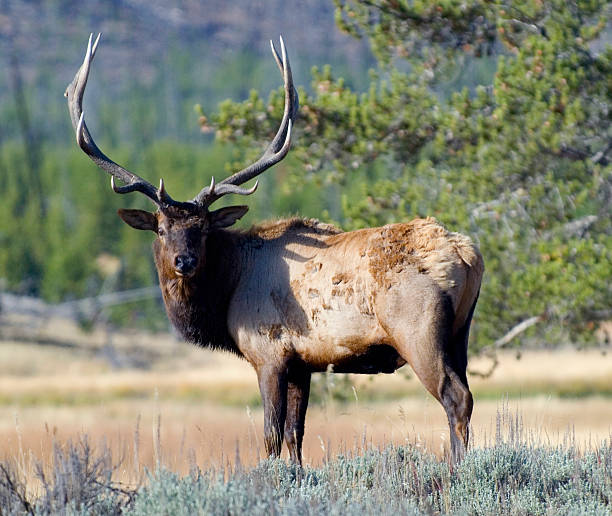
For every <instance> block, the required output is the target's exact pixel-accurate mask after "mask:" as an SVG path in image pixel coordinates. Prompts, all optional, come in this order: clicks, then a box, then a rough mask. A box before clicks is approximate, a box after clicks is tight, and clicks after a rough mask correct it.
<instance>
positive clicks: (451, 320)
mask: <svg viewBox="0 0 612 516" xmlns="http://www.w3.org/2000/svg"><path fill="white" fill-rule="evenodd" d="M98 41H99V36H98V39H96V41H95V42H94V43H93V44H92V38H91V36H90V38H89V44H88V46H87V52H86V54H85V59H84V61H83V64H82V65H81V67H80V68H79V70H78V72H77V74H76V76H75V78H74V80H73V81H72V83H71V84H70V85H69V86H68V88H67V89H66V93H65V95H66V97H68V107H69V110H70V116H71V119H72V124H73V126H74V129H75V131H76V140H77V142H78V145H79V146H80V147H81V149H82V150H83V151H84V152H85V153H86V154H87V155H88V156H89V157H90V158H91V159H92V160H93V161H94V162H95V163H96V164H97V165H98V166H99V167H100V168H101V169H102V170H104V171H105V172H107V173H108V174H110V176H111V186H112V189H113V190H114V191H115V192H117V193H120V194H125V193H128V192H135V191H137V192H141V193H143V194H144V195H146V196H147V197H148V198H149V199H150V200H151V201H153V203H155V205H156V206H157V209H156V211H155V212H154V213H150V212H147V211H142V210H124V209H122V210H119V212H118V213H119V216H120V217H121V218H122V219H123V220H124V221H125V222H126V223H127V224H129V225H130V226H131V227H133V228H135V229H141V230H149V231H153V232H154V233H155V234H156V239H155V241H154V243H153V254H154V257H155V265H156V267H157V273H158V276H159V283H160V287H161V291H162V294H163V299H164V303H165V307H166V311H167V314H168V317H169V319H170V321H171V322H172V324H173V325H174V326H175V327H176V328H177V330H178V331H179V332H180V333H181V335H182V336H183V337H184V338H185V340H187V341H189V342H192V343H195V344H197V345H200V346H204V347H210V348H213V349H222V350H228V351H231V352H233V353H235V354H237V355H238V356H241V357H243V358H245V359H246V360H247V361H248V362H249V363H250V364H251V365H252V366H253V368H254V369H255V371H256V373H257V378H258V381H259V388H260V391H261V396H262V400H263V410H264V433H265V447H266V452H267V453H268V454H269V455H273V456H278V455H279V454H280V451H281V446H282V441H283V436H284V439H285V441H286V443H287V446H288V448H289V453H290V456H291V459H292V460H293V461H295V462H297V463H301V460H302V456H301V448H302V438H303V435H304V420H305V417H306V408H307V405H308V396H309V390H310V378H311V374H312V373H313V372H317V371H326V370H327V369H328V368H329V367H331V368H333V371H334V372H346V373H368V374H375V373H381V372H382V373H391V372H393V371H395V370H396V369H398V368H399V367H402V366H403V365H404V364H406V363H409V364H410V365H411V366H412V369H413V370H414V372H415V373H416V375H417V376H418V377H419V379H420V380H421V382H422V383H423V385H424V386H425V387H426V388H427V390H428V391H429V392H430V393H431V394H432V395H433V396H434V397H435V398H436V399H437V400H438V401H439V402H440V403H441V404H442V406H443V407H444V410H445V411H446V414H447V417H448V422H449V426H450V436H451V449H452V460H453V461H459V460H461V458H462V457H463V455H464V453H465V449H466V446H467V443H468V424H469V421H470V416H471V413H472V405H473V402H472V395H471V393H470V390H469V388H468V381H467V377H466V367H467V344H468V334H469V329H470V322H471V319H472V314H473V312H474V308H475V305H476V300H477V298H478V293H479V289H480V282H481V279H482V274H483V270H484V266H483V260H482V257H481V255H480V252H479V251H478V248H477V247H476V246H475V245H474V244H473V243H472V242H471V241H470V239H469V238H468V237H466V236H464V235H461V234H458V233H452V232H449V231H447V230H446V229H444V228H443V227H442V226H441V225H440V224H439V223H438V222H437V221H436V220H435V219H432V218H426V219H416V220H413V221H411V222H407V223H404V224H390V225H387V226H384V227H378V228H369V229H361V230H357V231H351V232H347V233H345V232H342V231H340V230H339V229H336V228H335V227H333V226H331V225H327V224H323V223H320V222H318V221H316V220H304V219H299V218H292V219H288V220H281V221H277V222H271V223H265V224H262V225H257V226H254V227H252V228H251V229H249V230H247V231H238V230H231V229H227V228H228V227H229V226H231V225H232V224H234V223H235V222H236V221H237V220H238V219H240V218H241V217H242V216H243V215H244V214H245V213H246V212H247V209H248V207H247V206H230V207H225V208H221V209H217V210H214V211H211V210H210V206H211V204H213V203H214V202H215V201H216V200H218V199H219V198H221V197H222V196H223V195H227V194H237V195H250V194H252V193H253V192H255V190H256V188H257V182H255V184H254V185H253V186H252V187H251V188H250V189H246V188H242V187H241V186H240V185H242V184H244V183H246V182H247V181H249V180H251V179H253V178H255V177H256V176H258V175H259V174H261V173H262V172H264V171H265V170H266V169H268V168H270V167H271V166H273V165H275V164H276V163H278V162H279V161H280V160H282V159H283V158H284V157H285V156H286V154H287V152H288V151H289V147H290V144H291V128H292V124H293V123H294V121H295V118H296V115H297V112H298V95H297V92H296V90H295V88H294V86H293V80H292V77H291V68H290V66H289V59H288V58H287V54H286V51H285V46H284V43H283V40H282V38H281V40H280V49H281V52H280V55H279V53H278V51H277V50H276V48H275V47H274V44H272V43H271V47H272V54H273V56H274V59H275V60H276V63H277V65H278V67H279V69H280V72H281V75H282V77H283V81H284V91H285V108H284V114H283V117H282V120H281V122H280V127H279V129H278V132H277V133H276V136H275V137H274V139H273V140H272V142H271V143H270V144H269V146H268V147H267V149H266V150H265V152H264V153H263V155H262V157H261V158H260V159H259V160H257V161H256V162H255V163H253V164H252V165H250V166H248V167H246V168H245V169H243V170H241V171H239V172H237V173H235V174H233V175H232V176H231V177H228V178H226V179H224V180H223V181H221V182H219V183H218V184H216V183H215V181H214V178H213V180H212V181H211V183H210V185H209V186H206V187H204V188H203V189H202V190H201V191H200V192H199V193H198V194H197V195H196V196H195V197H194V198H193V199H191V200H190V201H186V202H179V201H175V200H173V199H172V198H171V197H170V195H169V194H168V192H167V191H166V190H165V188H164V182H163V180H160V184H159V188H156V187H154V186H153V185H152V184H150V183H148V182H147V181H146V180H144V179H142V178H141V177H139V176H137V175H135V174H133V173H131V172H129V171H128V170H126V169H125V168H123V167H121V166H120V165H118V164H117V163H115V162H113V161H112V160H110V159H109V158H108V157H107V156H106V155H105V154H104V153H102V151H101V150H100V149H99V148H98V146H97V145H96V144H95V142H94V140H93V138H92V136H91V134H90V132H89V130H88V128H87V125H86V124H85V120H84V118H83V111H82V100H83V93H84V90H85V86H86V84H87V78H88V75H89V70H90V66H91V62H92V59H93V57H94V55H95V53H96V49H97V46H98ZM117 181H119V182H120V183H121V184H118V183H117Z"/></svg>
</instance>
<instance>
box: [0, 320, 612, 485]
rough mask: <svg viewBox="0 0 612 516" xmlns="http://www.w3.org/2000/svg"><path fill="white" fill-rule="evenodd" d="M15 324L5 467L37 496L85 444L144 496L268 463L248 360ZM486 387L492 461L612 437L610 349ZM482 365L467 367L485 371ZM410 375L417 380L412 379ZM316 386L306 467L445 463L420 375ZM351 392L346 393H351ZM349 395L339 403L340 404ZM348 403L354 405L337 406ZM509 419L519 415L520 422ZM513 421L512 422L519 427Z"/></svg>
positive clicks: (0, 350)
mask: <svg viewBox="0 0 612 516" xmlns="http://www.w3.org/2000/svg"><path fill="white" fill-rule="evenodd" d="M19 328H23V321H19V320H13V321H5V324H4V325H3V326H2V329H3V340H2V341H1V342H0V460H1V459H4V460H8V461H14V464H15V467H16V468H17V469H18V470H19V474H20V475H22V477H23V478H27V479H28V480H27V482H28V483H29V486H30V489H31V490H32V491H33V492H38V491H39V490H40V489H41V485H40V481H39V480H36V477H37V464H42V465H43V466H44V467H47V468H51V464H52V463H53V453H54V452H53V449H54V444H56V445H58V444H59V445H64V443H66V442H68V441H72V442H76V441H77V440H78V439H80V436H83V435H87V436H88V440H89V442H90V443H92V444H94V445H95V446H97V447H98V448H99V447H101V446H102V443H103V442H104V443H106V445H107V446H108V447H109V450H110V453H112V456H113V457H114V460H116V461H117V462H120V466H119V467H118V468H117V470H116V472H115V474H114V479H115V480H117V481H120V482H123V483H125V484H126V485H137V484H139V483H140V482H142V480H143V478H144V477H143V475H144V471H145V470H147V469H148V470H151V471H153V470H156V468H157V467H158V466H159V465H163V466H164V467H165V468H167V469H168V470H170V471H173V472H176V473H178V474H180V475H184V474H187V473H188V472H189V471H190V470H193V468H194V466H195V465H197V466H198V467H199V468H201V469H202V470H203V471H206V470H207V469H210V468H217V469H218V468H220V467H222V468H225V467H235V466H236V464H237V463H239V464H240V465H241V466H244V467H246V466H248V467H253V466H255V465H256V464H257V463H258V462H259V460H260V459H262V458H263V445H262V434H263V431H262V426H263V425H262V422H263V421H262V420H263V416H262V411H261V407H260V401H259V393H258V390H257V382H256V377H255V374H254V372H253V371H252V369H251V368H250V366H249V365H248V364H246V363H245V362H244V361H241V360H239V359H237V358H235V357H233V356H230V355H226V354H222V353H212V352H209V351H206V350H201V349H195V348H193V347H191V346H189V345H187V344H184V343H181V342H177V341H176V340H175V339H174V338H173V337H172V336H169V335H153V336H152V335H146V334H143V333H129V334H128V333H122V334H115V335H108V334H106V333H104V332H103V331H94V332H93V333H80V332H79V331H78V329H77V328H75V327H74V326H72V325H70V324H68V323H65V322H62V321H49V322H48V323H47V324H45V325H42V326H39V327H37V328H32V329H30V330H29V331H30V333H29V334H28V335H25V336H24V335H23V334H19V333H18V329H19ZM499 360H500V362H499V365H498V367H497V368H496V369H495V371H494V373H493V374H492V375H491V377H489V378H486V379H485V378H480V377H478V376H472V377H471V378H470V382H471V387H472V390H473V392H474V396H475V408H474V415H473V419H472V436H473V440H472V445H473V448H474V449H479V448H482V449H486V448H487V447H489V446H491V445H493V444H494V443H495V442H497V441H496V440H499V414H500V413H503V414H506V416H505V417H506V420H507V421H506V423H504V428H506V429H509V430H508V431H512V428H513V427H514V428H520V432H521V439H522V441H521V442H523V443H527V444H530V445H536V444H537V445H539V446H548V447H555V446H563V447H568V446H570V444H571V446H572V447H573V448H572V449H575V450H581V451H582V452H586V451H588V450H593V449H595V448H597V447H598V446H600V445H601V443H602V442H603V441H605V440H606V439H609V438H610V435H611V433H612V357H611V356H610V355H609V354H604V353H602V351H601V350H592V351H575V350H570V349H566V350H562V351H557V352H545V351H526V352H523V353H522V356H521V359H520V360H517V359H516V356H515V355H514V354H513V353H502V354H500V356H499ZM487 367H488V364H487V361H486V360H485V359H481V360H474V361H472V362H471V363H470V369H471V370H476V371H478V370H486V369H487ZM406 373H408V374H406ZM406 373H404V374H401V373H396V374H394V375H378V376H374V377H370V376H355V377H352V384H353V386H354V389H348V390H347V389H346V387H343V384H342V382H341V381H338V380H339V377H338V376H335V375H327V377H325V375H319V376H320V377H319V378H317V379H316V383H317V385H316V386H315V387H314V388H315V391H316V393H318V395H317V401H316V402H314V403H312V404H311V406H310V408H309V413H308V416H307V426H306V436H305V443H304V456H305V462H306V464H308V465H309V466H310V467H313V468H319V467H324V465H325V464H327V463H328V462H329V460H330V459H331V458H332V457H334V456H336V455H338V454H345V455H346V454H354V453H355V451H356V450H362V451H364V450H367V449H373V448H381V447H382V448H384V447H385V446H387V445H394V446H401V445H406V446H409V447H410V448H411V449H414V450H421V451H422V452H423V453H426V454H427V453H432V454H433V455H434V456H436V457H438V459H441V458H443V457H444V456H445V451H446V450H447V448H448V426H447V423H446V419H445V416H444V412H443V410H442V408H441V406H439V404H438V403H437V402H436V401H435V400H434V399H433V398H432V397H431V396H429V395H428V394H427V393H426V392H425V391H424V389H423V388H422V386H421V385H420V383H419V382H418V380H416V379H415V378H414V377H413V376H410V374H409V373H410V371H406ZM342 389H344V390H342ZM340 391H342V392H340ZM336 394H342V395H343V396H344V397H345V398H346V401H344V402H340V401H338V399H337V398H338V397H339V396H336ZM509 415H512V417H510V416H509ZM508 421H510V423H508Z"/></svg>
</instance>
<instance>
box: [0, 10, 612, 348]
mask: <svg viewBox="0 0 612 516" xmlns="http://www.w3.org/2000/svg"><path fill="white" fill-rule="evenodd" d="M335 4H336V21H337V24H338V25H339V27H340V28H341V29H343V30H345V31H347V32H348V33H350V34H352V35H354V36H356V37H361V38H366V39H368V41H369V42H370V44H371V48H372V51H373V53H374V55H375V56H376V58H377V59H378V67H377V68H376V69H375V70H371V71H370V74H369V86H367V80H364V73H362V70H357V69H347V68H346V66H344V67H342V68H340V66H338V65H336V66H334V67H330V66H324V67H322V68H318V69H313V71H312V83H311V85H310V86H309V87H307V88H305V87H301V88H300V101H301V108H300V113H299V120H298V121H297V123H296V127H295V138H294V144H293V148H292V151H291V153H290V155H289V157H288V158H287V159H286V160H285V161H283V162H282V163H281V164H279V165H278V166H276V167H275V168H274V169H272V170H270V171H268V172H266V174H264V175H263V176H262V178H261V180H260V188H259V190H258V192H257V195H254V196H252V198H250V199H248V201H247V202H248V203H249V204H250V206H251V211H250V212H249V214H247V217H246V218H245V220H244V222H242V223H241V224H242V225H243V226H248V225H249V224H252V223H254V222H256V221H259V220H261V219H266V218H271V217H276V216H290V215H296V214H299V215H302V216H307V217H318V218H321V219H324V220H327V221H331V222H334V223H336V224H338V225H340V226H341V227H342V228H343V229H346V230H350V229H355V228H360V227H365V226H375V225H381V224H385V223H389V222H398V221H405V220H409V219H411V218H413V217H416V216H435V217H437V218H438V219H440V220H441V221H442V222H443V223H444V224H445V225H446V226H447V227H448V228H449V229H451V230H454V231H461V232H464V233H466V234H468V235H470V236H472V238H473V239H474V240H475V241H476V242H477V243H478V244H479V246H480V248H481V250H482V252H483V255H484V257H485V261H486V274H485V280H484V285H483V289H482V292H481V297H480V301H479V305H478V310H477V314H476V318H475V322H474V326H473V330H472V344H471V350H472V351H479V350H483V349H485V348H487V347H489V346H491V345H492V344H493V343H494V342H495V341H496V340H497V339H499V338H500V337H501V336H503V335H505V334H507V332H508V331H509V330H511V329H512V328H514V327H515V326H516V325H517V324H519V323H520V322H521V321H525V320H528V319H529V318H532V317H534V316H538V317H540V319H541V322H540V323H539V324H537V325H534V326H532V327H530V328H529V329H528V330H527V331H524V332H522V333H520V334H519V335H518V338H515V339H514V340H512V341H510V345H514V346H520V345H523V344H525V343H526V342H537V343H543V344H548V345H559V344H563V343H566V342H568V341H573V342H578V343H581V344H583V343H584V344H587V343H590V342H593V332H594V330H595V329H596V328H597V323H598V322H599V321H601V320H604V319H609V318H611V317H612V310H611V307H612V288H611V287H610V281H609V278H610V274H611V272H612V221H611V218H610V207H611V205H612V167H611V166H610V151H611V149H612V130H611V124H610V119H611V117H612V114H611V113H612V111H611V109H610V105H611V103H610V100H611V96H612V81H611V79H610V78H611V77H612V70H611V68H612V64H611V59H612V50H611V49H610V47H609V46H605V44H604V42H605V40H606V38H607V39H609V35H610V32H609V28H607V27H606V20H607V19H608V18H609V17H608V16H607V15H608V14H609V12H610V2H604V1H600V0H589V1H578V2H569V3H568V2H563V1H560V0H547V1H544V0H522V1H521V2H488V1H482V0H480V1H476V0H474V1H470V2H465V1H462V2H458V1H456V0H441V1H437V2H403V1H397V0H375V1H368V2H365V1H357V0H356V1H343V0H336V2H335ZM288 45H289V48H288V50H289V54H290V55H291V56H295V54H296V52H297V49H296V50H295V51H294V49H293V48H292V47H291V41H290V38H289V40H288ZM81 46H82V45H79V46H78V48H79V49H80V48H81ZM73 47H74V48H75V49H76V48H77V46H76V42H75V43H74V45H73V44H72V43H71V48H73ZM75 52H76V50H75ZM294 59H295V57H294ZM335 59H337V57H336V58H335ZM368 59H369V57H367V58H365V59H364V63H363V66H366V65H367V63H369V62H370V61H369V60H368ZM298 61H299V60H298ZM160 63H161V65H160V68H159V69H158V70H157V71H156V72H155V73H154V74H152V75H151V76H150V77H149V79H148V80H147V81H145V80H140V79H139V78H138V77H139V76H138V75H137V76H135V78H134V82H133V84H123V85H120V84H116V85H114V84H110V83H109V80H108V79H106V78H105V74H104V73H99V74H97V75H96V77H95V80H94V81H92V85H91V88H92V89H93V90H94V91H93V93H92V94H91V97H92V98H91V99H90V100H89V101H90V102H92V103H93V104H94V105H95V107H94V109H92V110H91V112H92V117H91V121H92V124H91V125H92V127H93V128H94V134H96V139H97V140H98V141H99V143H100V144H101V146H102V148H103V149H105V151H107V153H108V154H109V155H111V156H112V157H113V158H114V159H115V160H117V161H118V162H119V163H122V164H124V165H126V166H127V167H128V168H130V169H133V170H134V171H135V172H137V173H139V174H141V175H142V176H144V177H146V178H147V179H149V180H150V181H152V182H155V181H157V179H158V178H159V177H163V178H164V180H165V182H166V185H167V187H168V189H169V191H170V193H171V194H172V195H173V196H174V197H175V198H177V199H186V198H191V197H192V196H193V195H194V194H195V193H196V192H197V191H199V189H200V188H201V187H202V185H205V184H207V182H208V181H209V180H210V176H211V175H212V174H214V175H215V177H217V179H220V178H221V177H223V176H224V175H226V174H228V173H230V172H231V171H233V170H236V169H238V168H240V167H241V166H243V165H244V164H245V163H248V162H250V161H252V160H253V159H255V158H256V157H258V155H259V154H260V153H261V149H262V148H263V147H264V146H265V145H266V144H267V142H268V141H269V139H270V138H271V136H272V135H273V134H274V132H275V131H276V128H277V124H278V122H279V119H280V114H281V113H282V109H283V92H282V89H279V90H277V91H273V92H272V93H271V95H270V97H269V99H268V100H267V101H266V100H264V98H263V97H262V96H261V95H260V94H259V93H258V92H257V91H251V92H250V93H248V94H247V91H246V90H245V88H247V87H248V86H250V85H251V84H258V85H259V84H263V85H264V87H267V86H266V85H268V84H271V81H272V80H276V81H280V78H278V77H276V75H274V76H272V75H271V74H270V73H269V72H270V71H272V70H274V68H273V67H274V63H273V61H272V59H270V58H269V57H268V58H267V60H266V61H262V60H261V59H260V58H256V57H255V56H253V55H251V54H250V53H249V52H248V51H245V52H244V53H238V54H235V55H231V54H230V53H228V54H227V59H224V60H223V63H224V64H223V66H222V68H221V69H220V70H217V72H219V73H215V74H207V73H205V72H206V71H207V70H208V68H210V66H208V65H207V67H205V68H206V69H200V68H199V67H198V66H196V65H195V64H194V62H193V59H189V58H188V57H186V55H184V54H182V53H181V52H180V50H179V49H175V48H170V49H168V51H167V53H166V54H165V55H164V56H162V57H161V58H160ZM266 63H267V64H266ZM99 64H100V63H99ZM299 67H300V65H299V62H295V63H294V68H295V69H298V68H299ZM274 73H275V74H276V72H274ZM246 76H248V77H250V79H249V80H246V81H244V80H242V78H244V77H246ZM340 76H342V77H345V78H346V80H345V79H343V78H341V77H340ZM37 80H38V81H46V83H47V82H48V87H47V89H49V90H50V91H60V90H61V89H62V88H61V87H60V86H58V84H57V82H58V81H60V80H61V81H65V80H66V79H64V78H60V77H55V75H54V74H53V73H51V72H50V70H47V69H41V70H40V72H39V75H38V76H37ZM98 81H99V84H97V83H98ZM37 84H38V83H37ZM63 84H64V83H63V82H62V85H63ZM364 84H366V85H365V86H363V85H364ZM353 85H360V86H359V87H358V88H356V87H354V86H353ZM26 86H27V85H26ZM96 88H101V91H103V92H104V91H106V90H107V88H109V89H110V90H113V91H115V90H120V91H121V102H119V103H117V102H115V101H113V100H111V99H110V98H109V97H107V96H105V95H104V94H102V95H98V94H97V92H96V91H95V90H96ZM239 88H242V90H240V89H239ZM30 89H31V88H30V87H29V86H27V87H26V89H25V91H24V95H25V96H26V98H28V99H30V107H31V108H36V107H37V106H36V105H32V102H33V100H32V99H39V100H40V93H39V94H34V93H33V92H32V91H30ZM36 91H38V90H36ZM45 91H46V90H45ZM223 95H228V96H231V97H233V98H237V97H242V98H245V97H246V98H247V100H245V101H243V102H238V103H237V102H232V101H230V100H227V101H224V102H222V103H221V104H220V105H219V107H218V110H217V112H216V113H215V114H214V115H212V116H211V115H209V116H206V114H205V112H206V113H208V110H209V109H211V106H212V105H213V102H212V101H213V100H214V99H218V98H222V96H223ZM177 99H179V100H177ZM43 100H44V99H43ZM47 100H48V99H47ZM197 100H200V101H201V102H202V103H203V105H204V107H201V106H199V105H198V106H196V113H194V112H193V105H194V104H195V102H197ZM34 104H36V102H34ZM61 104H62V105H63V102H62V103H61ZM47 105H48V107H49V110H48V111H45V117H44V118H43V119H40V120H39V119H38V118H36V121H35V123H34V124H33V127H32V131H33V133H34V134H35V135H36V134H37V135H38V139H37V142H38V145H40V149H36V154H37V156H38V158H37V159H38V161H39V162H40V164H39V165H38V169H37V170H36V171H35V173H34V172H33V171H32V170H31V168H32V167H31V166H28V163H30V162H32V160H29V159H27V158H28V157H29V153H31V152H33V149H32V148H28V147H27V146H24V145H23V144H20V143H18V140H17V139H16V138H15V136H14V135H12V136H11V134H12V133H10V132H9V133H6V132H1V131H0V137H2V141H0V189H1V191H2V193H3V203H2V204H1V205H0V215H1V216H0V286H1V287H2V288H8V289H10V290H12V291H14V292H18V293H24V294H31V295H40V296H43V297H44V298H45V299H47V300H48V301H51V302H60V301H65V300H70V299H74V298H79V297H82V296H90V295H96V294H99V293H102V292H110V291H114V290H123V289H128V288H133V287H138V286H143V285H151V284H154V283H155V282H156V275H155V270H154V267H153V263H152V259H151V252H150V243H151V240H152V238H151V236H152V235H147V234H142V233H139V232H135V231H132V230H130V229H129V228H127V227H125V226H124V225H123V224H122V223H121V222H120V220H119V219H118V218H117V217H116V216H115V215H114V213H113V212H114V211H115V210H116V209H117V208H119V207H127V206H132V207H141V208H150V206H148V204H147V201H146V200H145V199H139V198H138V197H139V196H136V195H132V196H117V195H115V194H113V193H112V192H111V190H110V188H109V185H108V177H106V175H105V174H104V173H102V172H101V171H99V170H98V169H97V168H96V167H95V166H94V165H93V164H92V163H90V162H89V160H88V159H87V158H86V157H85V156H84V155H83V154H82V153H81V152H80V151H79V150H78V149H77V148H76V146H75V145H74V144H73V143H72V140H73V135H72V130H71V129H70V128H69V127H68V126H69V124H68V117H67V114H66V112H65V111H64V110H60V103H59V102H57V101H56V100H54V101H53V102H51V101H48V102H47V101H45V106H47ZM64 109H65V107H64ZM0 114H1V116H2V120H3V126H4V125H5V122H6V127H7V128H9V127H10V128H12V127H16V126H17V125H18V123H17V118H18V117H17V114H16V111H15V109H14V108H12V107H11V106H10V105H9V104H5V105H3V106H2V108H1V109H0ZM197 116H199V122H200V125H201V128H202V130H203V132H204V133H207V132H215V133H216V140H215V141H214V142H213V141H211V138H210V137H209V135H207V134H204V135H199V136H198V135H197V131H195V130H194V129H195V128H192V129H190V128H189V127H188V126H189V123H188V122H191V123H195V120H196V117H197ZM58 120H62V121H63V122H62V123H63V125H62V123H59V122H58ZM194 125H195V124H194ZM96 128H97V129H96ZM187 133H189V136H186V134H187ZM128 135H129V136H128ZM160 137H163V138H164V139H161V140H160ZM179 139H180V141H182V142H187V143H178V142H177V140H179ZM58 141H62V142H63V141H65V142H66V144H65V146H64V145H61V144H60V145H58ZM125 142H129V145H128V144H127V143H125ZM227 202H231V200H223V201H222V202H220V204H222V203H227ZM241 202H242V201H241ZM113 264H114V265H113ZM161 311H162V307H161V305H160V303H159V302H158V301H156V300H151V301H150V302H145V303H141V304H138V305H136V304H134V305H127V306H123V307H120V308H116V309H113V310H112V319H113V320H114V321H115V322H117V323H120V324H140V325H143V326H147V327H151V328H159V327H163V328H166V327H167V326H166V324H167V323H166V320H165V318H164V317H160V313H161Z"/></svg>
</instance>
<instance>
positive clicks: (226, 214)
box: [208, 206, 249, 228]
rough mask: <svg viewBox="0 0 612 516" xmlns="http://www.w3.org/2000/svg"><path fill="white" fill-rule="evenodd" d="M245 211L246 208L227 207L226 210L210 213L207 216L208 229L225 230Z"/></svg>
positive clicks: (247, 209)
mask: <svg viewBox="0 0 612 516" xmlns="http://www.w3.org/2000/svg"><path fill="white" fill-rule="evenodd" d="M247 211H249V207H248V206H228V207H227V208H221V209H219V210H215V211H211V212H210V213H209V214H208V216H209V217H210V219H209V220H210V227H211V228H226V227H227V226H231V225H232V224H234V223H235V222H236V221H237V220H238V219H239V218H241V217H242V216H243V215H244V214H245V213H246V212H247Z"/></svg>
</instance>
